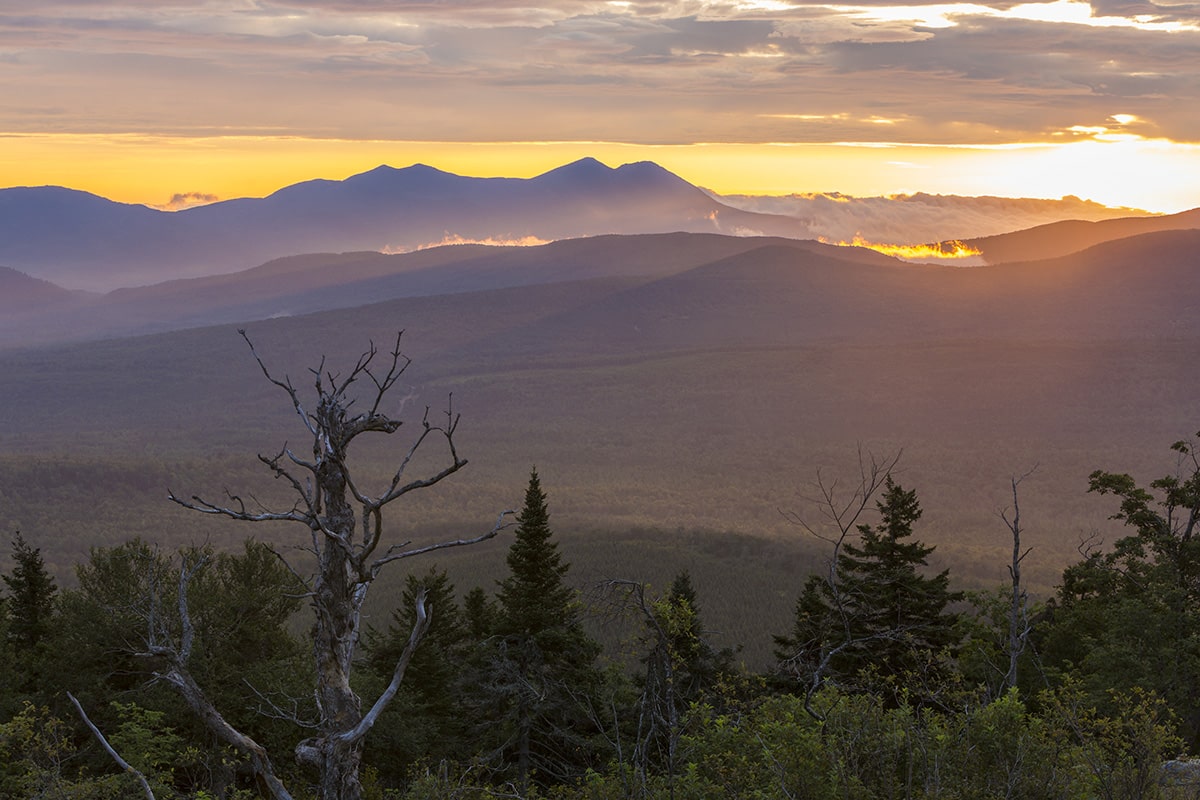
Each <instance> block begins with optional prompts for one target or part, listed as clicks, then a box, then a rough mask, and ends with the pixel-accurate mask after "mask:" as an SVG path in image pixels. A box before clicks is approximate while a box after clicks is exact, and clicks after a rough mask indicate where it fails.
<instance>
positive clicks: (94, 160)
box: [0, 0, 1200, 211]
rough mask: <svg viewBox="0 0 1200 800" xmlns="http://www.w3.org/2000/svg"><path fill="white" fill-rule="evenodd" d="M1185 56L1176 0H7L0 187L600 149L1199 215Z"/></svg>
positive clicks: (861, 182)
mask: <svg viewBox="0 0 1200 800" xmlns="http://www.w3.org/2000/svg"><path fill="white" fill-rule="evenodd" d="M385 5H386V6H387V7H386V8H385V7H384V6H385ZM1197 52H1200V16H1198V12H1197V7H1196V6H1190V5H1164V4H1156V5H1151V4H1149V3H1146V4H1138V3H1132V4H1130V3H1124V2H1116V0H1092V2H1091V3H1090V4H1089V3H1085V2H1075V1H1073V0H1053V2H1041V3H1017V4H1012V3H1009V2H1007V0H1003V2H1001V1H1000V0H995V4H988V3H950V4H946V3H940V4H938V3H917V4H912V5H898V4H892V3H887V2H880V0H870V2H868V3H867V4H864V5H832V4H830V5H825V4H819V3H812V2H796V1H795V0H736V2H735V1H734V0H728V1H727V2H721V1H719V0H669V1H668V2H660V1H658V0H656V1H655V2H649V0H646V1H645V2H643V1H642V0H628V1H625V0H622V1H621V2H615V1H614V0H607V1H601V2H596V1H595V0H560V2H557V3H555V4H546V5H540V6H539V5H533V4H530V3H528V2H521V3H516V2H509V0H494V1H493V2H487V3H483V2H476V1H475V0H462V1H461V2H457V3H433V2H428V3H426V2H413V3H405V4H401V5H392V4H373V3H363V2H359V0H260V1H259V2H255V3H245V2H240V0H167V2H157V0H156V1H155V2H151V0H124V1H123V2H116V3H95V2H85V1H84V0H63V2H56V3H43V2H34V1H33V0H17V1H16V2H12V3H5V4H4V6H3V8H2V9H0V142H2V144H0V186H16V185H43V184H59V185H66V186H70V187H73V188H79V189H84V190H87V191H92V192H95V193H97V194H101V195H104V196H107V197H111V198H113V199H117V200H123V201H128V202H140V203H147V204H154V205H163V204H167V203H168V202H169V201H170V199H171V198H172V196H173V195H177V194H191V193H194V194H196V195H198V196H204V197H219V198H229V197H237V196H261V195H264V194H267V193H269V192H271V191H273V190H275V189H278V188H280V187H282V186H285V185H287V184H290V183H294V182H297V181H300V180H306V179H310V178H316V177H324V178H344V177H346V176H348V175H351V174H354V173H357V172H362V171H365V170H367V169H370V168H372V167H374V166H376V165H378V164H383V163H387V164H391V165H393V166H406V165H408V164H412V163H416V162H423V163H428V164H431V165H433V166H436V167H438V168H440V169H444V170H447V171H451V172H457V173H460V174H466V175H476V176H495V175H503V176H511V177H529V176H532V175H535V174H538V173H539V172H543V171H545V170H548V169H551V168H553V167H555V166H559V165H561V164H563V163H566V162H569V161H572V160H575V159H577V158H580V157H583V156H593V157H596V158H599V159H600V160H602V161H604V162H605V163H608V164H610V165H618V164H621V163H626V162H629V161H638V160H647V159H648V160H653V161H656V162H658V163H660V164H662V165H663V166H665V167H666V168H668V169H670V170H671V171H673V172H676V173H677V174H679V175H680V176H682V177H684V178H685V179H687V180H689V181H691V182H693V183H696V184H698V185H702V186H705V187H707V188H710V189H713V190H715V191H718V192H722V193H766V194H785V193H790V192H819V191H837V192H843V193H846V194H852V195H858V196H869V195H883V194H893V193H901V192H913V191H924V192H931V193H940V194H963V195H984V194H989V195H999V196H1013V197H1017V196H1025V197H1061V196H1064V195H1076V196H1080V197H1084V198H1088V199H1092V200H1096V201H1099V202H1102V203H1105V204H1108V205H1120V206H1130V207H1138V208H1145V209H1149V210H1154V211H1179V210H1183V209H1186V208H1191V207H1196V206H1200V144H1197V143H1196V142H1194V141H1192V139H1194V138H1195V131H1197V130H1200V70H1197V69H1196V67H1195V54H1196V53H1197ZM698 142H701V143H704V144H697V143H698Z"/></svg>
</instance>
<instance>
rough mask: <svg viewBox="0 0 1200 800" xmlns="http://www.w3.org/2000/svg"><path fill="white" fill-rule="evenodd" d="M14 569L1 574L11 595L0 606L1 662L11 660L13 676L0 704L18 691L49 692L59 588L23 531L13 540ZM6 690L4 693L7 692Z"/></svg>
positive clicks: (0, 698)
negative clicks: (51, 641) (50, 649)
mask: <svg viewBox="0 0 1200 800" xmlns="http://www.w3.org/2000/svg"><path fill="white" fill-rule="evenodd" d="M12 548H13V550H12V554H13V568H12V572H10V573H9V574H8V575H0V580H3V581H4V586H5V588H6V589H7V593H8V596H7V597H6V598H3V606H2V607H0V631H2V632H3V636H4V642H2V643H0V650H2V651H4V652H0V662H8V664H9V669H10V670H11V674H12V677H11V679H10V680H6V681H5V683H6V684H7V686H6V687H5V688H6V689H7V692H12V693H14V694H13V695H12V696H10V697H0V704H3V705H11V704H12V703H13V702H15V698H16V695H17V694H20V695H25V696H28V695H30V694H34V695H36V694H39V693H46V692H47V691H48V686H47V685H46V683H47V676H46V672H47V665H48V660H47V657H46V648H47V643H48V641H49V639H50V637H51V635H52V634H53V633H54V630H53V618H54V615H55V607H56V600H57V592H58V589H57V588H56V587H55V585H54V578H52V577H51V576H50V573H49V572H48V571H47V570H46V564H45V562H44V561H43V560H42V553H41V550H39V549H38V548H36V547H31V546H30V545H29V543H28V542H26V541H25V538H24V537H23V536H21V532H20V531H17V533H16V534H15V537H14V538H13V541H12ZM7 692H5V693H6V694H7Z"/></svg>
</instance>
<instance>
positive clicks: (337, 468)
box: [156, 331, 513, 800]
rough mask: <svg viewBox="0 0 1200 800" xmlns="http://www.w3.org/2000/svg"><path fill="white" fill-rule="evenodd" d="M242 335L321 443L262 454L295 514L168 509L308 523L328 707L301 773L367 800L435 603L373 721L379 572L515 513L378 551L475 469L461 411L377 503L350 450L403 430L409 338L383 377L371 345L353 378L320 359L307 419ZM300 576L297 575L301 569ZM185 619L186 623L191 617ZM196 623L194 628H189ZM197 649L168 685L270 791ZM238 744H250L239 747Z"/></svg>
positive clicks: (321, 702)
mask: <svg viewBox="0 0 1200 800" xmlns="http://www.w3.org/2000/svg"><path fill="white" fill-rule="evenodd" d="M240 333H241V334H242V337H243V338H244V339H245V340H246V343H247V345H249V347H250V352H251V354H252V355H253V356H254V358H255V360H256V361H257V362H258V365H259V367H260V369H261V370H262V373H263V375H264V376H266V378H267V380H268V381H270V382H271V383H273V384H275V385H276V386H278V387H280V388H281V389H283V390H284V391H285V392H286V393H287V395H288V397H289V398H290V400H291V404H292V408H293V410H294V411H295V412H296V414H297V415H298V416H299V417H300V419H301V420H302V421H303V423H304V426H305V428H306V429H307V430H308V433H309V434H310V435H311V436H312V458H311V460H307V459H304V458H301V457H299V456H297V455H296V454H295V453H293V452H292V451H291V450H289V449H287V448H286V447H285V448H284V449H283V450H282V451H281V452H280V453H279V454H277V455H275V456H274V457H267V456H263V455H260V456H259V460H260V461H261V462H262V463H263V464H265V465H266V466H267V467H268V468H269V469H270V470H271V471H272V472H273V473H274V475H275V477H276V478H277V479H280V480H282V481H284V482H285V483H286V484H288V485H290V486H291V487H292V489H293V490H294V492H295V494H296V496H297V499H296V501H295V503H294V505H293V506H292V507H291V508H290V509H288V510H286V511H271V510H268V509H261V510H256V511H252V510H249V509H247V507H246V503H245V502H244V501H243V500H242V499H241V498H240V497H238V496H236V495H230V496H229V503H228V504H227V505H215V504H213V503H210V502H208V501H206V500H204V499H202V498H200V497H195V496H193V497H192V498H191V499H190V500H184V499H181V498H178V497H176V496H175V495H174V494H171V495H170V499H171V500H173V501H175V502H176V503H179V504H180V505H182V506H184V507H186V508H190V509H192V510H194V511H199V512H201V513H205V514H216V515H220V516H224V517H229V518H231V519H237V520H244V521H249V522H262V521H270V520H284V521H289V522H296V523H300V524H302V525H304V526H305V527H306V528H307V529H308V534H309V537H310V539H311V545H308V546H306V547H304V548H303V549H305V550H307V551H308V552H309V553H310V554H312V555H313V556H314V557H315V558H316V561H317V566H316V570H315V572H314V573H313V574H312V575H311V576H310V578H309V579H308V580H305V585H306V587H307V589H308V597H309V599H310V604H311V607H312V610H313V614H314V617H315V619H314V622H313V627H312V633H311V636H312V645H313V663H314V666H315V669H316V684H317V685H316V687H315V691H314V697H315V698H316V702H317V705H318V709H317V710H318V716H319V722H318V724H317V731H318V733H317V735H316V736H312V737H310V738H308V739H305V740H304V741H302V742H300V744H298V745H297V746H296V759H297V761H298V762H299V763H301V764H305V765H309V766H312V767H314V768H315V769H316V770H317V773H318V775H319V779H318V786H317V790H318V792H317V794H318V797H319V798H320V800H360V799H361V797H362V785H361V783H360V782H359V778H358V775H359V768H360V765H361V762H362V747H363V738H364V737H365V736H366V735H367V732H368V731H369V730H370V729H371V727H372V726H373V725H374V724H375V721H376V720H377V719H378V717H379V714H380V713H382V711H383V709H384V708H386V706H387V704H388V703H389V702H390V701H391V699H392V698H393V697H394V696H395V694H396V691H397V689H398V688H399V684H400V681H401V679H402V678H403V676H404V671H405V668H406V667H407V665H408V662H409V660H410V659H411V658H412V654H413V652H414V651H415V649H416V647H417V644H418V643H419V642H420V640H421V637H422V636H423V635H424V632H425V630H426V629H427V627H428V622H429V619H428V616H427V613H426V609H425V595H424V593H422V594H421V596H420V597H419V598H418V601H417V623H416V625H415V626H414V627H413V630H412V635H411V636H410V638H409V642H408V645H407V646H406V647H405V649H404V653H403V654H402V655H401V658H400V661H399V663H398V664H397V665H396V670H395V673H394V675H393V678H392V682H391V683H390V684H389V685H388V688H387V689H386V690H385V691H384V693H383V694H382V695H381V696H380V697H379V698H378V699H377V700H376V701H375V703H374V704H373V705H372V707H371V708H370V710H368V711H367V712H365V713H364V711H363V707H362V702H361V700H360V698H359V697H358V695H357V694H356V693H355V692H354V690H353V689H352V688H351V686H350V674H351V670H352V669H353V666H354V653H355V650H356V649H357V647H358V641H359V633H360V626H361V621H362V606H363V602H364V601H365V600H366V597H367V591H368V589H369V588H370V586H371V583H372V582H373V581H374V580H375V578H376V577H377V576H378V574H379V572H380V570H381V569H382V568H383V567H384V566H385V565H387V564H389V563H391V562H392V561H396V560H399V559H402V558H409V557H412V556H417V555H421V554H423V553H428V552H432V551H434V550H440V549H443V548H447V547H458V546H462V545H470V544H474V543H476V542H481V541H483V540H485V539H489V538H491V537H493V536H495V535H496V534H497V533H498V532H499V531H500V530H501V529H502V528H503V527H505V524H504V520H505V517H506V516H508V515H510V514H512V513H513V512H511V511H505V512H503V513H502V514H501V515H500V517H499V518H498V519H497V521H496V524H495V526H493V527H492V529H491V530H490V531H488V532H487V533H485V534H483V535H481V536H476V537H473V538H465V539H456V540H452V541H444V542H438V543H436V544H431V545H426V546H424V547H415V548H411V549H406V548H408V545H409V543H408V542H403V543H398V544H393V545H391V546H389V547H387V548H386V549H385V550H384V551H383V552H382V553H380V552H379V547H380V545H381V544H382V541H383V539H382V537H383V513H382V512H383V508H384V506H387V505H389V504H390V503H392V502H394V501H396V500H399V499H400V498H401V497H403V496H404V495H406V494H408V493H409V492H411V491H416V490H418V489H424V488H427V487H430V486H433V485H434V484H436V483H438V482H440V481H441V480H442V479H444V478H446V477H448V476H450V475H452V474H454V473H455V472H457V471H458V470H459V469H461V468H462V467H464V466H466V464H467V462H466V460H465V459H463V458H460V457H459V455H458V452H457V450H456V449H455V445H454V431H455V428H456V427H457V425H458V417H457V416H456V415H455V414H454V413H453V408H452V406H451V407H450V408H448V409H447V411H446V422H445V423H444V424H442V425H435V424H433V423H431V422H430V421H429V410H428V408H427V409H426V411H425V418H424V419H422V420H421V427H420V429H419V431H418V434H417V436H416V439H415V441H414V442H413V443H412V444H411V446H410V447H409V449H408V451H407V453H406V454H405V455H404V458H403V459H402V461H401V463H400V465H399V467H398V468H397V470H396V472H395V474H394V475H393V476H392V478H391V481H390V482H389V483H388V484H387V485H385V486H384V487H383V489H382V491H380V492H379V493H378V494H368V493H367V492H366V491H364V489H363V487H361V486H359V485H358V484H357V483H356V482H355V480H354V478H353V476H352V473H351V471H350V469H349V467H348V466H347V451H348V450H349V447H350V444H351V442H352V441H353V440H354V439H355V438H357V437H358V436H359V435H360V434H364V433H383V434H392V433H395V432H396V431H397V430H398V429H399V428H400V424H401V423H400V421H399V420H393V419H391V418H389V417H388V416H387V415H386V414H385V413H383V412H381V411H380V406H381V403H382V402H383V400H384V395H385V394H386V393H387V392H388V390H389V389H391V388H392V387H393V386H395V384H396V381H397V380H399V378H400V376H401V374H402V373H403V372H404V370H405V368H406V367H407V366H408V359H407V358H406V357H404V356H403V355H402V354H401V352H400V336H399V335H397V337H396V345H395V347H394V348H393V349H392V351H391V353H390V359H388V360H386V361H385V363H384V369H382V370H378V369H376V368H375V367H374V366H373V364H372V362H373V361H374V359H375V357H376V356H377V355H378V351H377V350H376V348H375V346H374V345H373V344H372V345H371V347H370V349H369V350H368V351H367V352H365V353H363V354H362V355H361V356H360V357H359V360H358V363H357V364H356V365H355V366H354V368H353V369H351V370H350V372H349V373H348V374H347V375H345V376H341V375H338V374H335V373H333V372H326V371H325V365H324V362H323V361H322V363H321V365H320V366H319V367H318V368H316V369H313V370H311V372H312V374H313V376H314V377H315V379H316V380H315V389H316V401H315V404H314V405H313V406H312V407H311V408H310V409H306V407H305V405H304V404H303V403H302V402H301V399H300V393H299V392H298V391H297V390H296V388H295V386H293V384H292V382H291V380H290V379H288V378H286V377H285V378H283V379H282V380H281V379H278V378H276V377H274V376H272V374H271V373H270V371H269V370H268V369H267V367H266V365H265V364H264V363H263V360H262V358H261V357H259V355H258V352H257V351H255V349H254V345H253V344H252V343H251V342H250V339H249V337H248V336H246V332H245V331H240ZM357 381H362V382H363V383H365V384H366V385H368V386H370V387H373V389H368V391H367V392H366V394H367V397H366V404H365V406H360V408H364V410H362V411H359V412H358V413H353V414H352V413H351V406H353V405H354V404H355V401H356V398H355V397H353V396H351V395H350V394H348V392H349V390H350V389H351V387H352V386H353V385H354V384H355V382H357ZM358 399H360V400H361V399H362V398H358ZM431 437H432V438H434V439H440V440H441V441H442V442H443V443H444V445H445V447H446V450H447V456H448V462H449V463H448V464H446V465H445V466H443V467H442V468H441V469H440V470H438V471H436V472H433V473H432V474H429V475H427V476H426V477H420V478H416V479H408V478H406V476H405V470H406V468H407V467H408V466H409V464H410V462H411V461H412V459H413V457H414V456H415V455H416V453H417V450H418V449H419V448H420V447H421V445H422V444H423V443H425V442H426V441H427V440H428V439H430V438H431ZM293 572H294V573H295V570H293ZM296 574H297V577H300V576H299V574H298V573H296ZM301 580H304V579H303V578H301ZM181 609H182V610H183V611H184V613H185V617H186V608H183V607H181ZM186 624H187V625H188V626H189V627H190V623H186ZM187 649H188V648H187V647H185V648H183V650H184V654H183V657H182V658H181V657H175V658H174V659H172V660H171V663H172V667H173V669H172V670H171V672H169V673H167V674H166V675H165V676H164V677H166V678H167V679H168V680H169V681H171V682H172V683H173V684H174V685H175V686H176V687H177V688H178V689H179V690H180V692H181V693H182V694H183V695H184V697H185V699H187V700H188V702H189V704H190V705H192V707H193V709H195V710H196V712H197V713H198V714H199V715H200V716H201V718H202V719H204V720H205V722H206V724H208V727H209V728H210V729H211V730H213V731H214V732H217V733H218V735H221V736H222V737H223V738H224V739H225V740H226V741H229V742H230V743H232V744H234V745H235V746H237V747H238V748H239V749H241V750H242V751H243V752H246V753H249V754H251V755H252V757H253V758H254V759H256V761H255V764H256V766H255V769H256V770H258V771H259V773H260V774H262V775H264V776H265V777H267V779H268V783H270V782H271V781H274V783H275V784H278V781H277V780H275V779H274V773H273V771H271V769H270V762H269V760H267V758H266V753H265V752H263V751H262V748H261V747H258V745H257V744H255V743H254V742H253V741H252V740H248V739H247V737H244V736H242V735H241V734H240V733H238V732H237V731H235V730H234V729H233V728H231V727H230V726H229V725H228V723H226V722H225V721H224V720H223V719H222V718H221V717H220V715H219V714H217V713H216V709H214V708H212V706H211V704H209V703H208V702H207V699H206V698H204V696H203V692H201V691H200V689H199V687H198V686H196V684H195V682H194V681H192V679H191V676H190V675H189V674H188V673H187V671H186V667H185V664H186V660H187V659H186V650H187ZM160 650H161V648H160ZM156 654H159V655H162V654H167V653H162V652H160V653H156ZM176 656H178V654H176ZM239 737H240V740H242V741H239ZM260 765H265V772H264V771H263V769H260ZM271 791H272V792H273V794H274V796H275V797H276V798H277V800H284V798H287V794H286V791H285V790H283V788H282V785H281V784H279V786H278V788H276V787H275V786H272V787H271Z"/></svg>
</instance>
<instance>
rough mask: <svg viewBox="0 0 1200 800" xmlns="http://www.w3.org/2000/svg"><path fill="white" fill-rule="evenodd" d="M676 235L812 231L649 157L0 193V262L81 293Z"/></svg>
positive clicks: (797, 233) (419, 167)
mask: <svg viewBox="0 0 1200 800" xmlns="http://www.w3.org/2000/svg"><path fill="white" fill-rule="evenodd" d="M670 231H693V232H714V233H728V234H757V235H769V236H787V237H792V238H806V237H809V236H810V235H811V234H810V232H809V230H808V226H807V224H806V223H804V222H802V221H800V220H797V219H794V218H790V217H784V216H774V215H769V214H755V213H751V212H746V211H740V210H738V209H735V208H731V207H729V206H725V205H723V204H721V203H720V202H718V201H716V200H714V199H713V198H712V197H711V196H709V195H708V194H706V193H705V192H703V191H701V190H700V189H698V188H696V187H695V186H693V185H691V184H690V183H688V182H686V181H684V180H683V179H682V178H679V177H678V176H676V175H674V174H672V173H670V172H668V171H667V170H665V169H663V168H662V167H660V166H658V165H656V164H653V163H651V162H640V163H635V164H625V165H624V166H621V167H617V168H615V169H614V168H610V167H607V166H605V165H604V164H601V163H600V162H599V161H596V160H595V159H591V158H585V159H582V160H580V161H576V162H574V163H572V164H568V165H566V166H564V167H560V168H558V169H555V170H552V171H550V172H547V173H545V174H543V175H539V176H537V177H535V178H529V179H518V178H469V177H463V176H459V175H453V174H451V173H448V172H443V171H441V170H437V169H434V168H433V167H428V166H424V165H421V164H417V165H414V166H411V167H406V168H404V169H394V168H392V167H387V166H381V167H378V168H376V169H373V170H371V171H369V172H365V173H362V174H360V175H355V176H352V177H350V178H347V179H346V180H343V181H331V180H313V181H307V182H304V183H299V184H295V185H293V186H288V187H286V188H284V189H281V190H279V191H277V192H275V193H274V194H272V195H269V196H268V197H264V198H243V199H238V200H228V201H225V202H218V203H213V204H211V205H207V206H200V207H196V208H190V209H186V210H183V211H176V212H165V211H157V210H154V209H150V208H147V207H145V206H139V205H128V204H122V203H115V202H112V201H109V200H105V199H104V198H101V197H97V196H95V195H91V194H87V193H85V192H79V191H73V190H69V189H63V188H59V187H40V188H28V187H25V188H15V189H4V190H0V264H5V265H7V266H9V267H12V268H13V269H17V270H20V271H22V272H25V273H27V274H29V275H31V276H33V277H36V278H42V279H45V280H50V281H53V282H55V283H57V284H60V285H62V286H66V287H69V288H72V289H90V290H105V291H107V290H111V289H115V288H117V287H121V286H136V285H145V284H152V283H161V282H163V281H167V280H172V279H178V278H189V277H199V276H204V275H214V274H219V273H227V272H236V271H240V270H244V269H248V268H250V267H253V266H255V265H258V264H262V263H264V262H266V261H268V260H270V259H274V258H279V257H282V256H287V255H297V254H304V253H313V252H347V251H361V250H374V251H393V252H395V251H406V250H412V249H415V248H419V247H424V246H428V245H431V244H437V243H440V242H453V241H462V240H487V241H508V240H512V241H516V240H524V239H534V240H555V239H563V238H572V237H580V236H594V235H598V234H608V233H619V234H634V233H657V232H670Z"/></svg>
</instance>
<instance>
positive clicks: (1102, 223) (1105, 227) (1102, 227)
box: [964, 208, 1200, 264]
mask: <svg viewBox="0 0 1200 800" xmlns="http://www.w3.org/2000/svg"><path fill="white" fill-rule="evenodd" d="M1197 228H1200V208H1194V209H1192V210H1190V211H1183V212H1181V213H1179V214H1168V215H1165V216H1161V217H1122V218H1120V219H1109V220H1099V221H1096V222H1088V221H1084V220H1063V221H1061V222H1052V223H1049V224H1046V225H1038V226H1036V227H1033V228H1028V229H1026V230H1021V231H1013V232H1011V233H1002V234H999V235H997V236H984V237H980V238H977V239H967V240H966V241H965V242H964V243H965V244H967V245H969V246H970V247H972V248H973V249H975V250H978V251H980V253H981V254H982V256H983V258H984V260H985V261H986V262H987V263H989V264H1002V263H1005V262H1008V261H1033V260H1036V259H1042V258H1054V257H1055V256H1062V255H1066V254H1068V253H1077V252H1079V251H1080V250H1086V249H1087V248H1089V247H1092V246H1094V245H1098V244H1101V243H1103V242H1111V241H1114V240H1116V239H1124V238H1126V237H1129V236H1137V235H1139V234H1143V233H1155V232H1158V231H1171V230H1195V229H1197Z"/></svg>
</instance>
